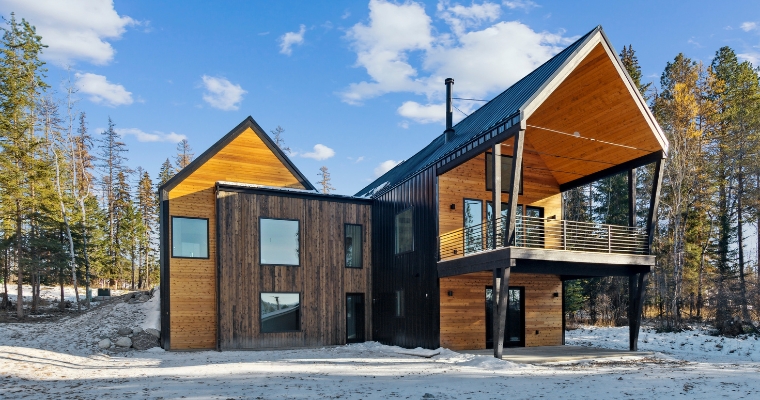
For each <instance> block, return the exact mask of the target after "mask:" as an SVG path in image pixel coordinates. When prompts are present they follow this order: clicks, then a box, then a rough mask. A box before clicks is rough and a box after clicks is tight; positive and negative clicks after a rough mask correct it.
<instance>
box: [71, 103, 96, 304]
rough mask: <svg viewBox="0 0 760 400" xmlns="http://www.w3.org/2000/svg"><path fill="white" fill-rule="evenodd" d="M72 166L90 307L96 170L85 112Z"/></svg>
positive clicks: (72, 151)
mask: <svg viewBox="0 0 760 400" xmlns="http://www.w3.org/2000/svg"><path fill="white" fill-rule="evenodd" d="M71 146H72V150H71V156H72V160H71V164H72V165H73V166H74V168H73V173H74V193H75V194H74V197H75V198H76V200H77V203H78V204H79V229H80V235H81V240H82V245H81V254H82V258H83V259H84V265H85V278H84V281H85V293H86V296H87V302H88V303H87V304H88V306H89V301H90V300H91V296H90V280H91V278H90V272H91V270H92V265H91V263H90V249H89V246H88V242H89V235H90V225H91V222H90V220H89V219H88V216H91V214H89V213H88V212H87V202H88V200H89V199H90V198H91V197H90V193H91V190H92V183H93V182H94V180H95V177H94V175H93V171H94V169H95V167H94V164H93V162H94V161H95V159H94V157H93V156H92V155H91V153H90V152H91V151H92V146H93V140H92V136H90V134H89V133H87V122H86V115H85V113H84V112H81V113H80V114H79V127H78V128H77V135H76V136H75V137H73V138H72V141H71Z"/></svg>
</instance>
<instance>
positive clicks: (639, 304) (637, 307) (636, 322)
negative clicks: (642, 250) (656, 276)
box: [629, 272, 649, 351]
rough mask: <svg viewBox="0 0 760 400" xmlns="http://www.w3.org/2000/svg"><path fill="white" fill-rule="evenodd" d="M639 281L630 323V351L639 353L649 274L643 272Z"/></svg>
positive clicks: (632, 277)
mask: <svg viewBox="0 0 760 400" xmlns="http://www.w3.org/2000/svg"><path fill="white" fill-rule="evenodd" d="M637 275H638V279H636V280H637V281H638V282H637V285H636V296H635V302H633V303H634V305H633V308H634V310H633V311H634V315H633V317H634V318H633V320H631V321H629V324H630V330H631V332H630V333H631V337H630V350H631V351H638V350H639V329H641V315H642V314H643V312H644V299H645V298H646V290H647V283H649V272H642V273H639V274H637ZM630 279H631V280H633V279H634V276H631V278H630Z"/></svg>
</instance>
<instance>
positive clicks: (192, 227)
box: [172, 217, 208, 258]
mask: <svg viewBox="0 0 760 400" xmlns="http://www.w3.org/2000/svg"><path fill="white" fill-rule="evenodd" d="M172 257H174V258H208V219H206V218H189V217H172Z"/></svg>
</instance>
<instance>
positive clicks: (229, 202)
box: [217, 188, 372, 350]
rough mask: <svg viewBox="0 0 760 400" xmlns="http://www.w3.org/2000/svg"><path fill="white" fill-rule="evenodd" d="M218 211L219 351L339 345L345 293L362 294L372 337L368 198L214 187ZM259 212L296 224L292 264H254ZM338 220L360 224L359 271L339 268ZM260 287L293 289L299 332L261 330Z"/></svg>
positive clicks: (341, 256) (257, 256)
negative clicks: (297, 245) (296, 252)
mask: <svg viewBox="0 0 760 400" xmlns="http://www.w3.org/2000/svg"><path fill="white" fill-rule="evenodd" d="M217 211H218V216H219V287H220V296H219V313H220V315H219V334H220V348H221V349H222V350H228V349H262V348H285V347H302V346H324V345H338V344H345V343H346V293H363V294H364V295H365V297H364V298H365V302H364V306H365V332H366V334H367V338H366V339H367V340H371V332H372V331H371V321H372V317H371V316H372V307H371V302H370V299H371V298H372V283H371V279H372V275H371V269H372V259H371V255H372V248H371V242H372V238H371V233H370V232H371V202H369V201H358V200H357V201H348V200H346V201H343V200H340V199H338V200H336V198H335V197H330V196H314V195H312V196H310V197H303V196H299V195H297V194H292V195H291V194H290V193H282V194H266V193H260V192H249V191H246V192H237V191H227V190H226V189H224V188H220V190H219V192H218V200H217ZM259 217H264V218H278V219H295V220H298V221H299V229H300V232H299V235H300V265H299V266H273V265H264V266H262V265H261V264H260V253H259V252H260V248H259V221H260V220H259ZM344 224H360V225H362V227H363V234H362V256H363V260H362V265H363V268H346V267H345V264H346V258H345V245H344V241H343V238H344ZM261 292H296V293H300V295H301V303H300V307H301V330H300V331H298V332H284V333H262V332H261V327H260V325H261V324H260V304H259V303H260V293H261Z"/></svg>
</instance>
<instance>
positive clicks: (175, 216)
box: [169, 215, 211, 260]
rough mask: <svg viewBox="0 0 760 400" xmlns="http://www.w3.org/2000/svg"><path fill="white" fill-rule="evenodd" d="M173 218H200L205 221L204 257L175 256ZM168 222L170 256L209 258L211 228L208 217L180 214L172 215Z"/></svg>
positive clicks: (191, 258) (192, 258)
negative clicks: (169, 225) (169, 229)
mask: <svg viewBox="0 0 760 400" xmlns="http://www.w3.org/2000/svg"><path fill="white" fill-rule="evenodd" d="M175 218H182V219H201V220H205V221H206V257H186V256H175V255H174V233H175V232H174V219H175ZM170 224H171V231H172V234H171V245H170V246H169V247H170V251H171V258H184V259H188V260H208V259H210V258H211V243H210V242H211V240H210V237H211V228H210V227H209V218H203V217H185V216H182V215H172V216H171V218H170Z"/></svg>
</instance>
